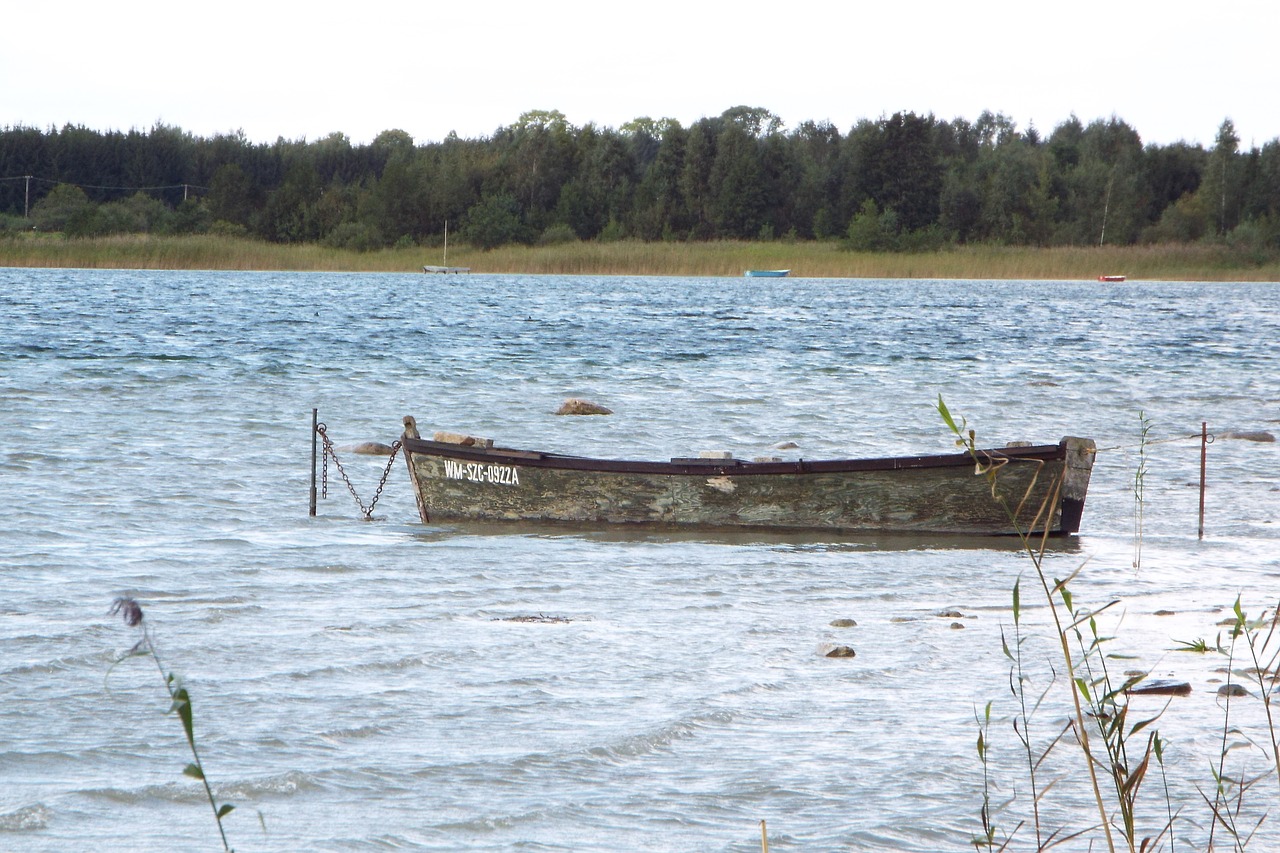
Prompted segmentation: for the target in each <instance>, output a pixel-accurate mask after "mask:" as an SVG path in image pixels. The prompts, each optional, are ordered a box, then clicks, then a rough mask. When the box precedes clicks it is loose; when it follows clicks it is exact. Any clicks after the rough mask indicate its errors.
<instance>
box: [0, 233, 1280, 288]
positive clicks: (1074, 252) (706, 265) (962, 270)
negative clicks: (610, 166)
mask: <svg viewBox="0 0 1280 853" xmlns="http://www.w3.org/2000/svg"><path fill="white" fill-rule="evenodd" d="M449 249H450V252H449V262H450V265H452V266H459V267H470V268H471V271H472V272H471V273H470V275H483V274H486V273H488V274H530V275H642V276H684V277H702V276H706V277H741V276H742V275H743V273H744V271H746V270H748V269H790V270H791V271H792V272H791V275H792V277H794V278H850V279H857V278H889V279H913V278H914V279H944V280H957V281H964V280H992V279H1012V280H1029V281H1063V280H1089V281H1093V280H1097V279H1098V277H1099V276H1124V277H1125V278H1126V280H1130V281H1210V282H1224V283H1226V282H1280V255H1276V256H1268V257H1265V258H1260V257H1258V256H1257V255H1256V254H1254V253H1250V252H1246V251H1241V250H1233V249H1231V248H1229V247H1227V246H1223V245H1216V244H1199V243H1197V244H1176V245H1158V246H1102V247H1078V246H1077V247H1050V248H1027V247H998V246H958V247H952V248H945V249H941V250H938V251H934V252H925V253H873V252H852V251H848V250H845V249H843V248H841V246H840V245H839V244H838V243H833V242H812V241H798V242H783V241H775V242H736V241H720V242H711V243H643V242H639V241H629V240H626V241H618V242H608V243H600V242H569V243H561V244H557V245H552V246H516V245H512V246H504V247H500V248H497V249H492V250H489V251H481V250H477V249H473V248H471V247H469V246H467V245H465V244H462V245H457V246H454V245H451V246H450V247H449ZM440 260H441V251H440V247H429V246H427V247H401V248H393V249H384V250H380V251H375V252H354V251H350V250H344V249H332V248H328V247H325V246H320V245H317V244H290V245H284V244H273V243H266V242H262V241H257V240H249V239H244V238H237V237H223V236H213V235H195V236H171V237H156V236H151V235H126V236H113V237H101V238H89V239H76V240H67V239H65V238H63V237H61V236H60V235H55V234H40V235H32V234H22V235H16V236H13V237H10V238H8V239H3V238H0V266H4V267H17V268H22V267H31V268H37V267H38V268H59V269H150V270H243V271H276V272H285V271H292V272H396V273H418V274H423V275H426V274H425V273H422V267H423V266H424V265H426V264H436V263H438V262H439V261H440ZM467 275H468V274H467V273H461V274H458V275H457V276H456V277H462V278H465V277H466V276H467ZM432 277H433V278H435V277H437V276H432ZM442 277H446V278H454V277H455V276H452V275H451V276H442Z"/></svg>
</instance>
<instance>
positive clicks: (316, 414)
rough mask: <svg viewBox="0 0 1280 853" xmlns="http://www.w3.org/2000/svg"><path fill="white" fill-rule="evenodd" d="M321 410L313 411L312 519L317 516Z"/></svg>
mask: <svg viewBox="0 0 1280 853" xmlns="http://www.w3.org/2000/svg"><path fill="white" fill-rule="evenodd" d="M319 426H320V410H319V409H312V410H311V517H312V518H314V517H315V514H316V436H317V435H319V434H320V432H319Z"/></svg>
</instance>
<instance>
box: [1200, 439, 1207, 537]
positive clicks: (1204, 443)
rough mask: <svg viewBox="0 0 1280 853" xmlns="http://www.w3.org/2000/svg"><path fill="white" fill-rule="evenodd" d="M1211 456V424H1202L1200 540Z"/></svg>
mask: <svg viewBox="0 0 1280 853" xmlns="http://www.w3.org/2000/svg"><path fill="white" fill-rule="evenodd" d="M1208 455H1209V422H1208V421H1201V422H1200V538H1201V539H1203V538H1204V481H1205V467H1206V462H1207V461H1208Z"/></svg>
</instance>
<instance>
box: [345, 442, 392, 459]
mask: <svg viewBox="0 0 1280 853" xmlns="http://www.w3.org/2000/svg"><path fill="white" fill-rule="evenodd" d="M351 452H352V453H362V454H364V455H365V456H390V455H391V454H392V452H393V451H392V448H391V445H389V444H383V443H382V442H380V441H362V442H360V443H359V444H355V445H352V446H351Z"/></svg>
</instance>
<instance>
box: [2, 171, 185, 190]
mask: <svg viewBox="0 0 1280 853" xmlns="http://www.w3.org/2000/svg"><path fill="white" fill-rule="evenodd" d="M0 181H36V182H37V183H42V184H54V185H57V184H66V185H68V186H72V187H79V188H80V189H82V190H114V191H118V192H127V191H129V190H133V191H135V192H154V191H156V190H183V189H192V190H204V191H205V192H208V191H209V189H210V188H209V187H205V186H201V185H200V184H164V185H159V186H151V187H112V186H106V185H103V184H78V183H76V182H75V181H58V180H54V179H52V178H41V177H38V176H36V175H14V176H13V177H5V178H0Z"/></svg>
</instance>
